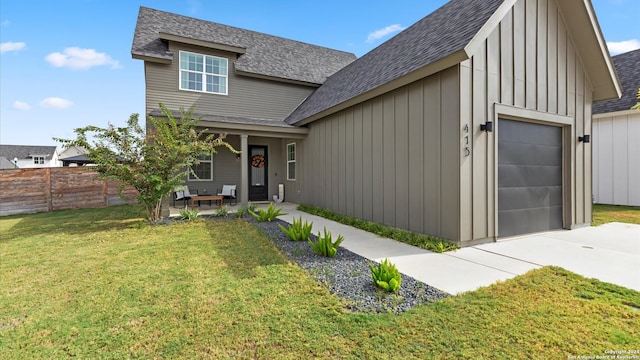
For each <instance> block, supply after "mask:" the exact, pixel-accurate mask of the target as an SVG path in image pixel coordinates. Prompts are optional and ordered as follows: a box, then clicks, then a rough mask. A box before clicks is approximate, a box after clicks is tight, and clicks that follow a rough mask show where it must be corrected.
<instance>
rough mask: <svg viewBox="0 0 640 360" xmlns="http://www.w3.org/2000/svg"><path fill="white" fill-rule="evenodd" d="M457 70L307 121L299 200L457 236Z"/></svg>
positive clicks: (342, 212) (369, 218)
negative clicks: (301, 186)
mask: <svg viewBox="0 0 640 360" xmlns="http://www.w3.org/2000/svg"><path fill="white" fill-rule="evenodd" d="M458 86H459V79H458V67H457V66H455V67H452V68H449V69H447V70H444V71H441V72H439V73H437V74H434V75H432V76H429V77H426V78H424V79H422V80H419V81H416V82H414V83H411V84H409V85H406V86H403V87H401V88H398V89H396V90H393V91H391V92H389V93H386V94H384V95H381V96H378V97H375V98H373V99H370V100H367V101H364V102H362V103H360V104H358V105H355V106H352V107H350V108H348V109H345V110H343V111H340V112H337V113H335V114H332V115H330V116H327V117H325V118H323V119H320V120H318V121H315V122H313V123H311V124H309V127H310V131H309V135H308V137H307V138H305V139H304V140H302V141H299V142H298V143H303V148H302V149H304V151H301V152H299V156H300V158H301V161H302V164H304V165H303V166H299V169H300V170H301V171H302V176H303V179H304V181H303V183H304V188H303V189H301V202H303V203H308V204H313V205H317V206H321V207H324V208H327V209H330V210H332V211H335V212H338V213H341V214H345V215H350V216H355V217H358V218H361V219H366V220H369V221H374V222H378V223H383V224H386V225H390V226H395V227H399V228H405V229H410V230H413V231H417V232H421V233H428V234H432V235H437V236H442V237H445V238H449V239H458V238H459V229H460V223H459V220H460V217H459V203H460V201H459V198H458V196H459V195H458V193H459V183H458V179H459V172H460V167H459V164H460V161H459V158H460V156H459V154H460V147H459V142H458V141H457V139H458V133H459V130H458V123H459V103H458V99H459V92H460V90H459V87H458Z"/></svg>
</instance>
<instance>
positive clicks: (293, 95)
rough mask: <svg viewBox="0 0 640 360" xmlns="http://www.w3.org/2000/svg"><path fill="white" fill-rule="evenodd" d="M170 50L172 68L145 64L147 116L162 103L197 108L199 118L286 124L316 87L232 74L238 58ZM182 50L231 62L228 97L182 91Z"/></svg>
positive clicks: (182, 46)
mask: <svg viewBox="0 0 640 360" xmlns="http://www.w3.org/2000/svg"><path fill="white" fill-rule="evenodd" d="M169 48H170V50H171V51H172V52H173V54H174V60H173V62H172V63H171V64H158V63H151V62H148V61H145V63H144V64H145V65H144V66H145V79H146V109H147V112H150V111H151V110H153V109H157V108H158V103H160V102H162V103H163V104H165V105H166V106H167V107H168V108H169V109H172V110H177V109H179V108H180V107H181V106H183V107H185V108H189V107H191V106H195V108H196V113H200V114H216V115H225V116H239V117H250V118H260V119H277V120H284V118H285V117H286V116H287V115H289V113H291V111H293V109H294V108H295V107H296V106H298V105H299V104H300V103H301V102H302V101H303V100H304V99H305V98H306V97H307V96H309V94H311V92H312V91H313V90H314V88H313V87H307V86H302V85H295V84H288V83H283V82H277V81H271V80H262V79H257V78H252V77H247V76H239V75H236V74H235V72H234V71H233V68H234V66H233V62H234V60H235V56H236V55H235V54H232V53H227V52H223V51H217V50H213V49H206V48H201V47H198V46H192V45H186V44H180V45H179V46H178V44H175V43H170V45H169ZM180 50H185V51H192V52H196V53H200V54H205V55H214V56H220V57H226V58H228V59H229V79H228V89H229V90H228V95H214V94H206V93H200V92H193V91H182V90H179V84H178V79H179V75H178V66H179V60H178V59H179V51H180Z"/></svg>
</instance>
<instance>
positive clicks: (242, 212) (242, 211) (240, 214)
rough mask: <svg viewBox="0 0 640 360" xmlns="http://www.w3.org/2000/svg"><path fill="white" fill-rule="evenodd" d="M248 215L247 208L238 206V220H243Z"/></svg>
mask: <svg viewBox="0 0 640 360" xmlns="http://www.w3.org/2000/svg"><path fill="white" fill-rule="evenodd" d="M246 214H247V208H245V207H244V206H242V205H240V206H238V208H237V209H236V218H238V219H242V218H243V217H244V216H245V215H246Z"/></svg>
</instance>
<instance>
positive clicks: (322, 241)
mask: <svg viewBox="0 0 640 360" xmlns="http://www.w3.org/2000/svg"><path fill="white" fill-rule="evenodd" d="M343 241H344V237H342V235H338V239H336V241H335V242H333V239H332V236H331V233H330V232H329V231H327V228H324V236H321V235H320V233H319V232H318V240H317V241H316V242H315V243H314V242H313V241H311V239H309V244H310V245H311V247H312V248H313V251H315V252H316V254H318V255H322V256H326V257H334V256H336V253H337V252H338V246H340V244H341V243H342V242H343Z"/></svg>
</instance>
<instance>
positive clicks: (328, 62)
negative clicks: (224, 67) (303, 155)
mask: <svg viewBox="0 0 640 360" xmlns="http://www.w3.org/2000/svg"><path fill="white" fill-rule="evenodd" d="M181 39H183V41H188V42H189V43H195V44H201V45H203V46H209V47H212V48H219V49H223V50H227V51H233V52H236V53H238V54H241V55H240V56H239V58H238V59H237V60H236V61H235V69H236V71H237V72H241V73H246V74H248V75H256V76H266V77H270V78H279V79H286V80H294V81H300V82H304V83H310V84H316V85H319V84H322V83H323V82H324V81H325V80H326V79H327V78H328V77H329V76H331V75H332V74H334V73H335V72H336V71H338V70H340V69H342V68H343V67H345V66H346V65H347V64H349V63H351V62H352V61H354V60H355V59H356V56H355V55H354V54H351V53H347V52H343V51H338V50H332V49H328V48H325V47H320V46H315V45H310V44H306V43H302V42H298V41H294V40H288V39H284V38H281V37H276V36H271V35H267V34H263V33H259V32H255V31H250V30H244V29H240V28H236V27H231V26H226V25H221V24H217V23H213V22H209V21H204V20H199V19H194V18H191V17H186V16H181V15H176V14H171V13H167V12H164V11H159V10H154V9H149V8H146V7H140V12H139V14H138V21H137V23H136V29H135V32H134V36H133V44H132V46H131V55H132V56H133V57H134V58H138V59H143V60H150V61H154V60H157V61H164V62H168V61H171V60H172V59H173V54H172V53H171V52H169V48H168V44H167V40H175V41H181ZM184 39H189V40H184ZM191 40H193V41H191Z"/></svg>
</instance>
